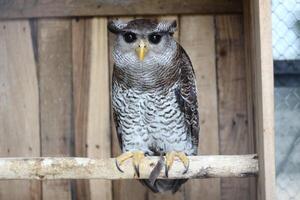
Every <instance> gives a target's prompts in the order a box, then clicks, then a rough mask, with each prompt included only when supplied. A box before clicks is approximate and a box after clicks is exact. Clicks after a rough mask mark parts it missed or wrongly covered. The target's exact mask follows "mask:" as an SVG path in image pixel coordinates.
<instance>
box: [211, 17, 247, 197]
mask: <svg viewBox="0 0 300 200" xmlns="http://www.w3.org/2000/svg"><path fill="white" fill-rule="evenodd" d="M216 31H217V36H216V37H217V38H216V44H217V58H218V59H217V73H218V91H219V93H218V96H219V99H218V103H219V128H220V133H219V134H220V153H221V154H246V153H249V151H252V150H253V147H250V141H253V140H252V139H251V137H253V135H250V133H249V131H248V115H247V90H246V89H247V88H246V68H245V57H244V56H245V54H244V40H243V26H242V17H241V16H240V15H230V16H217V17H216ZM250 182H251V181H250V179H243V180H241V179H222V180H221V199H223V200H229V199H230V200H234V199H236V200H238V199H245V200H247V199H250V192H251V189H250V188H251V186H250Z"/></svg>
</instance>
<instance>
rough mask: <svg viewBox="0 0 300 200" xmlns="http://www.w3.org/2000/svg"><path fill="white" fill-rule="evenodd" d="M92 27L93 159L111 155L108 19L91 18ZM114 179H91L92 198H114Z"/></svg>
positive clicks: (90, 135)
mask: <svg viewBox="0 0 300 200" xmlns="http://www.w3.org/2000/svg"><path fill="white" fill-rule="evenodd" d="M88 26H90V29H91V31H90V35H87V37H88V38H90V43H89V45H88V48H89V56H88V57H89V58H88V59H89V65H90V76H89V78H90V85H89V107H88V116H87V117H88V124H87V145H88V149H87V153H88V157H92V158H109V157H111V142H110V140H111V134H110V101H109V100H110V96H109V91H110V89H109V74H110V73H109V65H108V44H107V20H106V18H93V19H91V20H88ZM111 192H112V186H111V181H99V180H91V181H90V195H91V199H92V200H96V199H107V200H110V199H112V193H111Z"/></svg>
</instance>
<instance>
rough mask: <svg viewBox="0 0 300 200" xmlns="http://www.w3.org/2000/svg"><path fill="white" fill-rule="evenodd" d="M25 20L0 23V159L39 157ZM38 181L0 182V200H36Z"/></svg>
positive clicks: (34, 79)
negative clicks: (0, 157)
mask: <svg viewBox="0 0 300 200" xmlns="http://www.w3.org/2000/svg"><path fill="white" fill-rule="evenodd" d="M32 44H33V43H32V38H31V33H30V26H29V22H28V20H19V21H15V20H14V21H13V20H11V21H9V20H8V21H1V22H0V156H2V157H3V156H5V157H14V156H40V127H39V93H38V82H37V69H36V63H35V58H34V54H33V52H34V51H33V48H34V47H33V45H32ZM40 198H41V187H40V183H39V182H38V181H19V180H17V181H1V182H0V199H12V200H13V199H22V200H29V199H34V200H38V199H40Z"/></svg>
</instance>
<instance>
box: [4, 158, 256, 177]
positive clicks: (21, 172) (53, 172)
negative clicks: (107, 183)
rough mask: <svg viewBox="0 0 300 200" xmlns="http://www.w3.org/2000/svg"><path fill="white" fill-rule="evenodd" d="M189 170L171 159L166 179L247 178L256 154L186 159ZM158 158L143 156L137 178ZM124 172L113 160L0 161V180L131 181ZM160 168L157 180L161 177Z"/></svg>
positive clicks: (129, 174)
mask: <svg viewBox="0 0 300 200" xmlns="http://www.w3.org/2000/svg"><path fill="white" fill-rule="evenodd" d="M189 158H190V168H189V171H188V172H187V173H186V174H182V172H183V171H184V167H183V165H182V163H180V161H179V160H175V162H174V165H173V166H172V168H171V171H170V172H169V178H170V179H175V178H211V177H247V176H255V175H256V174H257V173H258V161H257V156H256V155H240V156H221V155H217V156H190V157H189ZM157 161H158V157H147V158H146V159H144V161H143V163H142V164H141V166H140V173H141V177H140V178H148V177H149V175H150V172H151V171H152V169H153V167H154V166H155V164H156V163H157ZM122 169H123V170H124V173H122V172H120V171H119V170H118V169H117V168H116V166H115V159H114V158H108V159H90V158H70V157H61V158H58V157H55V158H50V157H49V158H1V159H0V179H38V180H46V179H133V178H137V177H136V176H135V175H134V171H133V167H132V164H131V161H130V160H128V161H126V162H125V163H124V165H122ZM163 172H164V169H163V170H162V172H161V174H160V176H159V178H166V177H165V176H164V173H163Z"/></svg>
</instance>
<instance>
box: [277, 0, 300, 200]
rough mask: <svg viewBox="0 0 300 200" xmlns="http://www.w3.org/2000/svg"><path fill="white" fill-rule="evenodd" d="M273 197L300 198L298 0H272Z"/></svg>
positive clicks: (299, 15) (299, 31) (286, 199)
mask: <svg viewBox="0 0 300 200" xmlns="http://www.w3.org/2000/svg"><path fill="white" fill-rule="evenodd" d="M272 35H273V56H274V72H275V132H276V196H277V199H278V200H300V0H273V1H272Z"/></svg>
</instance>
